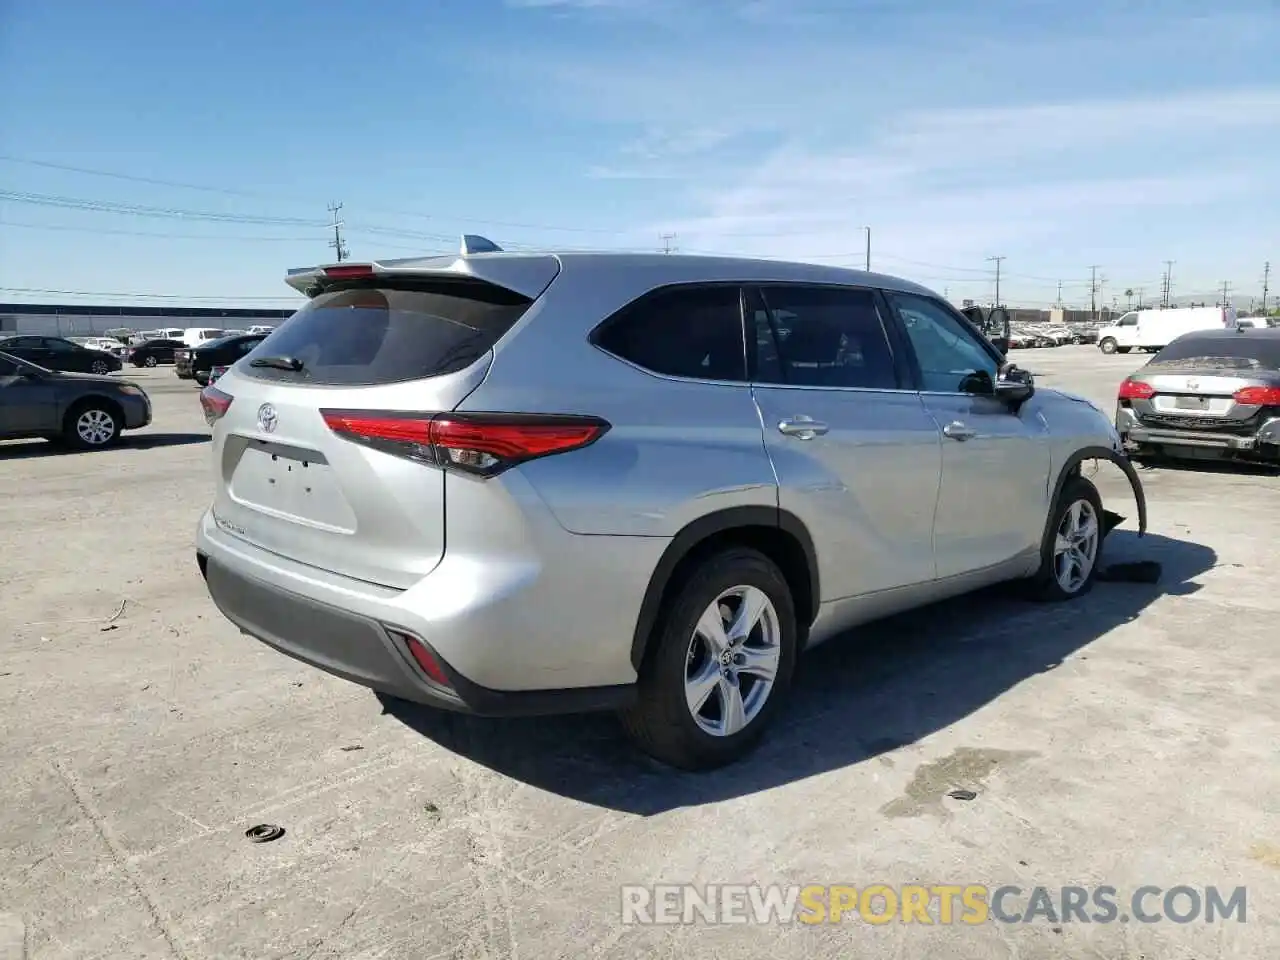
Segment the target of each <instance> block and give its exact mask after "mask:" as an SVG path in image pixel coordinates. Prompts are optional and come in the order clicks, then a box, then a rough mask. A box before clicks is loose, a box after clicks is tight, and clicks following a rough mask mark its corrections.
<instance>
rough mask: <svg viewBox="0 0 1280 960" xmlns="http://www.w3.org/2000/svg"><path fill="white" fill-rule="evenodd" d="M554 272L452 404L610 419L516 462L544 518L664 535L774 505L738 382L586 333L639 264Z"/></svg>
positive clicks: (635, 291)
mask: <svg viewBox="0 0 1280 960" xmlns="http://www.w3.org/2000/svg"><path fill="white" fill-rule="evenodd" d="M633 273H634V272H633ZM566 281H571V278H569V277H566V276H564V275H562V276H561V277H560V278H559V279H557V280H556V282H555V283H553V284H552V285H551V287H550V289H549V290H548V292H547V293H546V294H545V295H544V296H543V297H542V299H540V300H539V301H538V303H537V304H536V305H535V306H534V307H533V308H532V309H531V310H530V311H529V313H528V314H526V315H525V317H524V318H522V320H521V321H520V324H519V325H518V327H517V329H515V330H513V332H512V334H511V335H509V338H508V339H505V340H503V341H502V342H501V343H500V344H499V345H498V346H497V348H495V351H494V354H495V355H494V360H493V364H492V366H491V367H490V370H489V374H488V376H487V377H486V379H485V381H484V383H483V384H481V386H480V387H479V388H478V389H477V390H476V391H475V392H474V393H472V394H471V395H470V396H468V397H467V398H466V400H464V401H463V403H462V404H461V405H460V406H459V408H458V409H459V410H466V411H485V410H487V411H501V412H522V413H576V414H589V415H593V416H598V417H603V418H604V419H605V420H607V421H608V422H609V423H610V424H611V429H610V430H609V431H608V433H606V434H605V435H604V436H603V437H602V438H601V439H600V440H598V441H597V442H596V443H594V444H592V445H591V446H589V447H587V448H585V449H583V450H578V451H574V452H572V453H567V454H560V455H557V456H552V457H546V458H543V459H539V460H534V461H531V462H529V463H526V464H524V465H522V466H521V467H519V468H518V469H519V470H520V472H521V473H522V474H523V475H524V476H525V477H526V478H527V479H528V481H529V483H530V484H531V486H532V487H533V488H534V489H535V490H536V491H537V492H538V494H539V495H540V496H541V497H542V498H543V499H544V500H545V501H546V503H547V505H548V507H549V508H550V510H551V511H552V513H553V514H554V516H555V517H556V519H557V520H558V521H559V522H560V523H561V524H562V525H563V526H564V527H565V528H566V529H567V530H570V531H571V532H574V533H583V534H612V535H624V536H656V537H670V536H674V535H675V534H676V533H678V532H679V531H680V529H681V528H683V527H684V526H685V525H687V524H688V523H689V522H690V521H692V520H695V519H697V518H698V517H701V516H704V515H706V514H709V513H713V512H715V511H717V510H721V509H727V508H730V507H737V506H768V507H776V506H777V503H778V497H777V485H776V479H775V477H774V473H773V468H772V465H771V464H770V461H769V458H768V456H767V455H766V453H765V449H764V439H763V432H762V429H761V426H760V418H759V414H758V411H757V410H756V406H755V403H754V401H753V399H752V396H751V389H750V387H749V386H748V385H747V384H745V383H743V384H738V383H719V382H709V381H695V380H681V379H676V378H667V377H661V376H658V375H655V374H651V373H648V372H646V371H644V370H641V369H640V368H638V367H634V366H632V365H631V364H629V363H627V362H625V361H623V360H620V359H617V358H615V357H613V356H611V355H610V354H607V353H605V352H604V351H602V350H600V349H598V348H596V347H595V346H593V345H592V344H591V343H590V342H589V341H588V335H589V333H590V331H591V330H592V329H593V328H594V327H595V326H596V324H597V323H598V322H599V321H600V320H602V319H603V318H604V317H605V316H607V315H609V314H611V313H612V312H613V311H614V310H616V309H617V308H618V307H620V306H622V305H623V304H624V303H626V302H629V301H630V300H631V299H634V297H636V296H639V295H640V294H642V293H644V292H646V291H647V289H648V288H649V284H648V283H647V281H646V278H645V277H644V276H643V274H641V275H639V276H638V277H630V276H627V277H622V278H619V281H618V282H617V283H612V284H611V283H609V282H608V280H607V278H593V282H592V283H591V284H589V285H584V284H581V283H579V284H574V283H572V282H566ZM527 334H533V335H527Z"/></svg>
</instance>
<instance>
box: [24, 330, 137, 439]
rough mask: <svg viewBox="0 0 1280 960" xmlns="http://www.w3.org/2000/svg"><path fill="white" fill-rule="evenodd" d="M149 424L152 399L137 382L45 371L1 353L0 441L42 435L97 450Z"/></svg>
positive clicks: (92, 375) (42, 368) (93, 375)
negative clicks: (123, 433) (126, 433)
mask: <svg viewBox="0 0 1280 960" xmlns="http://www.w3.org/2000/svg"><path fill="white" fill-rule="evenodd" d="M150 422H151V400H150V398H149V397H148V396H147V394H146V392H145V391H143V389H142V388H141V387H139V386H138V385H137V384H136V383H130V382H129V381H127V380H119V379H116V378H115V377H108V376H99V375H96V374H85V373H66V372H62V371H57V370H49V369H47V368H46V367H41V366H37V365H36V364H34V363H28V362H27V361H25V360H23V359H21V358H20V357H16V356H13V355H12V354H8V353H0V440H18V439H27V438H32V437H44V438H46V439H49V440H55V441H61V442H64V443H66V444H68V445H69V446H72V447H76V448H79V449H86V450H87V449H98V448H102V447H109V446H111V444H113V443H115V442H116V441H117V440H118V439H120V433H121V431H123V430H137V429H139V428H140V427H145V426H146V425H147V424H149V423H150Z"/></svg>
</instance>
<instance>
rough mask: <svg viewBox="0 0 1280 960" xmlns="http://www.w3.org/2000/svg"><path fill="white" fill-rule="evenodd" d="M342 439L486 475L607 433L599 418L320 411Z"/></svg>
mask: <svg viewBox="0 0 1280 960" xmlns="http://www.w3.org/2000/svg"><path fill="white" fill-rule="evenodd" d="M320 414H321V416H323V417H324V422H325V423H326V424H327V425H328V427H329V429H330V430H332V431H333V432H334V433H336V434H338V435H339V436H341V437H345V438H346V439H348V440H351V441H353V442H355V443H361V444H364V445H366V446H370V447H373V448H374V449H378V450H382V451H383V452H384V453H391V454H394V455H396V456H401V457H407V458H409V459H410V460H419V461H422V462H424V463H434V464H438V465H439V466H443V467H449V468H455V469H458V470H464V471H466V472H468V473H473V474H476V475H479V476H485V477H491V476H493V475H495V474H498V473H501V472H502V471H503V470H506V469H508V468H509V467H513V466H515V465H516V464H518V463H523V462H525V461H527V460H533V459H536V458H538V457H545V456H549V455H551V454H555V453H566V452H568V451H570V450H581V449H582V448H583V447H586V446H589V445H590V444H592V443H595V441H597V440H599V439H600V437H602V436H604V434H605V432H606V431H608V429H609V424H608V423H607V422H606V421H604V420H601V419H600V418H598V417H584V416H575V415H557V414H551V415H542V414H503V413H439V414H430V413H400V412H387V411H358V410H321V411H320Z"/></svg>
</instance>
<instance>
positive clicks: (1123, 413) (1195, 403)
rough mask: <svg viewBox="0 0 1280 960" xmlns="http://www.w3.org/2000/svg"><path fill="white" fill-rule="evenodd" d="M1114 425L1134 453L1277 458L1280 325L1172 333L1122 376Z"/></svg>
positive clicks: (1138, 456)
mask: <svg viewBox="0 0 1280 960" xmlns="http://www.w3.org/2000/svg"><path fill="white" fill-rule="evenodd" d="M1116 430H1117V431H1118V432H1119V434H1120V436H1121V438H1122V439H1123V441H1124V443H1125V446H1126V448H1127V449H1128V450H1129V451H1130V455H1131V456H1132V457H1133V458H1134V459H1141V458H1143V457H1151V456H1153V455H1163V456H1165V457H1170V458H1178V459H1196V460H1203V459H1215V460H1216V459H1240V460H1254V461H1263V462H1266V463H1273V464H1280V330H1276V329H1270V328H1256V329H1240V330H1236V329H1225V330H1202V331H1196V332H1194V333H1187V334H1183V335H1182V336H1180V337H1178V338H1177V339H1175V340H1174V341H1173V342H1172V343H1171V344H1169V345H1168V346H1167V347H1165V348H1164V349H1162V350H1161V351H1160V352H1159V353H1157V354H1156V355H1155V356H1154V357H1153V358H1152V359H1151V362H1150V363H1148V364H1147V365H1146V366H1145V367H1143V368H1142V369H1141V370H1139V371H1137V372H1136V373H1134V374H1133V375H1132V376H1130V377H1128V378H1127V379H1126V380H1125V381H1124V382H1123V383H1121V384H1120V391H1119V396H1118V397H1117V400H1116Z"/></svg>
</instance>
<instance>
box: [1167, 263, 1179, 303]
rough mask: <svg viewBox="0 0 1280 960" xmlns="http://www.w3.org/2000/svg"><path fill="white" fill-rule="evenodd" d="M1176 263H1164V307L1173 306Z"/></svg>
mask: <svg viewBox="0 0 1280 960" xmlns="http://www.w3.org/2000/svg"><path fill="white" fill-rule="evenodd" d="M1175 262H1176V261H1173V260H1166V261H1165V262H1164V306H1165V307H1166V308H1168V307H1171V306H1173V265H1174V263H1175Z"/></svg>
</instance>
